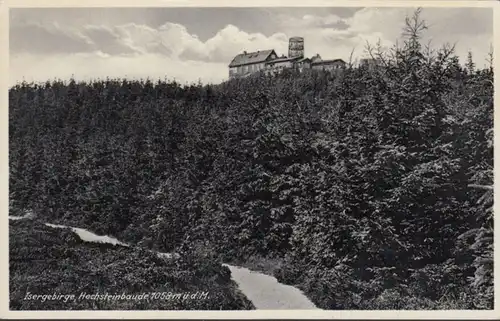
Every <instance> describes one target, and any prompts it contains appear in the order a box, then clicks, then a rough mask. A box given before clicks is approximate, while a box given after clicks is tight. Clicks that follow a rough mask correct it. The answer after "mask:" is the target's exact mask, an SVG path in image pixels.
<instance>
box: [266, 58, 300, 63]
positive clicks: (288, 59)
mask: <svg viewBox="0 0 500 321" xmlns="http://www.w3.org/2000/svg"><path fill="white" fill-rule="evenodd" d="M298 59H300V57H292V58H288V57H281V58H277V59H273V60H270V61H268V62H267V63H269V64H273V63H275V62H284V61H294V60H298Z"/></svg>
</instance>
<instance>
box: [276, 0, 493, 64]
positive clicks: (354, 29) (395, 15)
mask: <svg viewBox="0 0 500 321" xmlns="http://www.w3.org/2000/svg"><path fill="white" fill-rule="evenodd" d="M414 10H415V9H414V8H390V7H389V8H374V7H367V8H363V9H360V10H357V11H355V12H354V13H353V14H352V15H351V16H350V17H339V16H337V15H335V14H332V13H325V14H315V15H312V14H308V15H303V16H285V15H279V16H278V18H279V20H280V22H281V26H282V28H284V29H287V30H288V32H289V33H290V34H293V35H297V36H302V37H304V38H305V44H304V46H305V53H306V55H314V54H316V53H320V54H321V55H322V56H323V58H342V59H348V58H349V56H350V54H351V52H353V54H354V57H362V56H365V55H366V52H365V49H366V44H367V43H369V44H372V45H375V44H376V43H377V42H380V44H381V45H382V47H383V48H389V47H391V46H393V45H394V44H395V43H396V41H401V40H402V31H403V27H404V25H405V17H406V16H411V15H412V14H413V12H414ZM422 18H423V19H425V20H426V22H427V24H428V25H429V29H428V30H426V31H425V32H424V38H423V42H428V41H429V40H432V42H433V44H434V45H435V46H437V47H440V46H441V45H443V44H445V43H457V46H456V53H457V54H458V55H459V56H460V57H461V58H462V59H464V57H466V55H467V51H468V50H471V51H472V52H473V54H474V56H475V57H477V59H478V60H481V59H483V58H484V57H485V56H486V55H487V52H488V50H489V46H490V44H491V43H492V41H493V12H492V10H491V9H488V8H424V9H423V11H422Z"/></svg>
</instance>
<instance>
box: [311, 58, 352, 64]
mask: <svg viewBox="0 0 500 321" xmlns="http://www.w3.org/2000/svg"><path fill="white" fill-rule="evenodd" d="M334 63H342V64H345V61H344V60H342V59H331V60H320V61H313V63H312V64H313V65H329V64H334Z"/></svg>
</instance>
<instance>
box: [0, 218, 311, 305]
mask: <svg viewBox="0 0 500 321" xmlns="http://www.w3.org/2000/svg"><path fill="white" fill-rule="evenodd" d="M32 217H33V215H32V214H28V215H25V216H9V220H20V219H29V218H32ZM45 225H47V226H49V227H53V228H69V229H71V230H72V231H73V232H75V233H76V234H77V235H78V236H79V237H80V239H81V240H82V241H84V242H96V243H109V244H114V245H121V246H127V247H130V246H131V245H129V244H126V243H123V242H120V241H119V240H117V239H116V238H114V237H110V236H107V235H96V234H94V233H92V232H90V231H88V230H86V229H83V228H78V227H70V226H65V225H56V224H50V223H45ZM156 253H157V255H158V256H160V257H165V258H172V257H179V254H177V253H173V254H172V253H161V252H156ZM223 265H224V266H226V267H228V268H229V270H231V278H232V280H233V281H234V282H236V284H238V287H239V289H240V291H241V292H242V293H243V294H244V295H245V296H246V297H247V298H248V299H249V300H250V301H252V303H253V305H254V306H255V308H256V309H257V310H287V309H292V310H311V309H315V310H319V309H318V308H317V307H316V306H315V305H314V304H313V303H312V302H311V301H310V300H309V299H308V298H307V297H306V296H305V295H304V294H303V293H302V292H301V291H300V290H299V289H297V288H295V287H293V286H290V285H285V284H281V283H279V282H278V280H277V279H276V278H274V277H272V276H269V275H265V274H262V273H259V272H255V271H251V270H249V269H247V268H243V267H237V266H232V265H228V264H223Z"/></svg>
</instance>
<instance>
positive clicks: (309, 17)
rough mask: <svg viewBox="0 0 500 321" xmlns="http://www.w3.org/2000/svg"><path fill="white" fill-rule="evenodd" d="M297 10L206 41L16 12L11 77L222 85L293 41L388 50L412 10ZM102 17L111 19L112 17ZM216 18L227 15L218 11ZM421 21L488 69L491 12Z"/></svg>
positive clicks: (439, 14)
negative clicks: (242, 56) (238, 65)
mask: <svg viewBox="0 0 500 321" xmlns="http://www.w3.org/2000/svg"><path fill="white" fill-rule="evenodd" d="M294 10H295V11H294ZM294 10H292V9H289V10H288V9H287V10H284V9H283V10H282V9H281V8H280V10H271V9H266V10H264V9H261V10H260V11H256V12H257V13H260V15H257V16H258V17H260V18H259V19H263V18H262V17H263V16H265V17H269V19H270V18H273V19H272V24H271V25H272V26H273V28H272V29H269V26H266V27H264V26H263V27H262V31H261V32H249V31H248V30H249V29H245V30H243V29H242V28H241V27H238V26H239V25H240V24H237V23H235V24H231V23H228V24H226V25H224V26H223V27H218V28H219V29H218V30H217V31H216V32H214V33H213V34H212V35H211V36H208V37H204V38H203V39H201V38H200V37H199V36H198V35H197V34H195V33H193V31H192V29H193V28H194V27H193V28H188V27H187V26H186V25H183V24H181V23H173V22H163V23H161V24H157V25H156V26H155V27H153V26H151V25H147V24H145V23H144V22H143V20H144V19H143V18H141V19H143V20H140V19H137V20H136V21H134V22H123V19H118V18H117V19H118V20H119V21H120V22H119V23H115V24H112V23H106V22H105V21H98V20H99V19H97V18H96V17H98V16H99V15H97V14H96V15H90V16H92V17H94V18H93V19H88V22H85V21H86V20H85V18H84V17H80V18H78V19H77V20H78V22H81V23H78V24H76V23H69V22H68V23H64V24H63V23H60V24H57V23H54V22H52V21H49V20H48V19H46V18H43V19H39V20H36V19H35V21H38V22H26V21H30V20H26V19H23V18H22V15H21V14H20V12H17V11H16V12H17V15H14V16H13V17H14V19H13V20H12V21H11V25H10V27H11V28H10V50H11V72H12V73H14V74H15V75H19V77H22V76H24V77H26V78H28V77H35V78H36V79H38V78H40V77H42V75H43V74H44V73H45V77H46V78H52V77H63V76H64V75H66V76H70V75H71V74H75V75H85V77H90V76H91V75H92V74H94V75H99V76H106V75H109V76H113V75H118V76H121V75H124V74H127V75H128V76H131V77H136V76H137V77H145V76H148V75H150V76H155V77H156V75H163V74H167V75H174V76H173V77H177V78H179V79H198V78H202V79H206V80H207V81H208V80H209V79H224V78H226V76H227V75H226V73H227V64H228V63H229V62H230V61H231V60H232V58H233V57H234V56H235V55H236V54H238V53H241V52H242V51H244V50H247V51H257V50H266V49H275V50H276V51H277V53H278V54H286V53H287V48H288V38H289V37H291V36H302V37H304V39H305V54H306V56H312V55H314V54H316V53H319V54H320V55H321V56H322V57H323V58H324V59H333V58H342V59H344V60H347V59H349V56H350V54H351V52H352V53H353V55H354V57H355V58H356V57H361V56H363V55H364V51H365V46H366V44H367V43H371V44H375V43H377V42H378V41H380V43H381V45H382V46H383V47H385V48H388V47H391V46H392V45H394V43H395V42H396V40H398V39H399V38H400V37H401V32H402V27H403V25H404V19H405V16H406V15H411V14H412V13H413V10H414V9H413V8H363V9H356V10H351V13H350V15H347V14H342V15H340V14H339V15H337V14H335V12H334V11H332V10H309V11H308V10H299V9H294ZM30 12H31V11H30ZM71 12H73V11H71ZM75 12H76V11H75ZM75 12H73V16H72V18H74V17H75V14H76V13H75ZM99 12H101V11H99ZM103 12H106V13H107V15H106V17H112V15H111V13H112V12H114V11H112V10H111V9H110V10H108V11H103ZM127 12H128V11H127ZM32 13H33V14H34V13H35V12H32ZM68 13H69V11H68ZM240 13H241V14H243V13H244V12H240ZM262 13H265V15H262ZM292 13H293V14H292ZM247 15H248V19H247V20H248V21H250V20H252V19H251V18H252V17H253V18H255V17H254V16H251V15H250V12H249V13H247ZM42 16H43V15H42ZM54 16H55V13H53V14H52V16H50V17H54ZM118 16H119V15H118ZM128 16H130V14H129V15H128ZM33 17H34V18H36V16H35V15H33ZM44 17H45V16H44ZM216 17H219V18H220V17H222V16H221V15H220V13H218V15H216ZM422 17H423V18H424V19H426V20H427V23H428V25H429V26H430V29H429V30H427V31H426V33H425V38H424V39H423V41H424V42H427V41H428V40H432V41H433V44H434V46H440V45H441V44H444V43H446V42H450V43H457V46H456V52H457V54H459V55H460V56H461V57H462V58H465V57H466V55H467V51H469V50H470V51H472V52H473V56H474V59H475V60H476V61H477V64H478V65H479V66H481V65H482V61H483V60H484V59H485V58H486V56H487V52H488V51H489V48H490V44H491V43H492V42H493V15H492V10H491V9H483V8H446V9H442V8H441V9H440V8H425V9H424V10H423V12H422ZM221 19H222V18H221ZM256 19H257V18H256ZM266 19H267V18H266ZM66 20H67V21H70V20H71V21H73V20H72V19H69V20H68V19H66ZM66 20H64V19H62V20H61V21H63V22H64V21H66ZM115 20H116V19H115ZM115 20H113V19H111V20H110V21H115ZM75 21H76V20H75ZM141 21H142V22H141ZM206 21H208V22H206V23H205V22H204V21H201V22H200V21H197V22H196V24H195V25H196V26H198V27H200V26H203V25H204V24H210V23H211V22H210V21H212V20H210V18H208V20H206ZM256 21H257V20H256ZM259 21H260V20H259ZM212 25H213V23H212ZM237 25H238V26H237ZM195 29H196V28H195ZM252 30H258V28H255V29H252ZM264 30H267V32H264ZM198 31H199V28H198ZM23 59H24V60H23ZM85 68H88V71H87V69H85ZM113 68H115V69H113ZM211 75H213V76H211ZM211 77H212V78H211ZM210 81H211V80H210Z"/></svg>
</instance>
